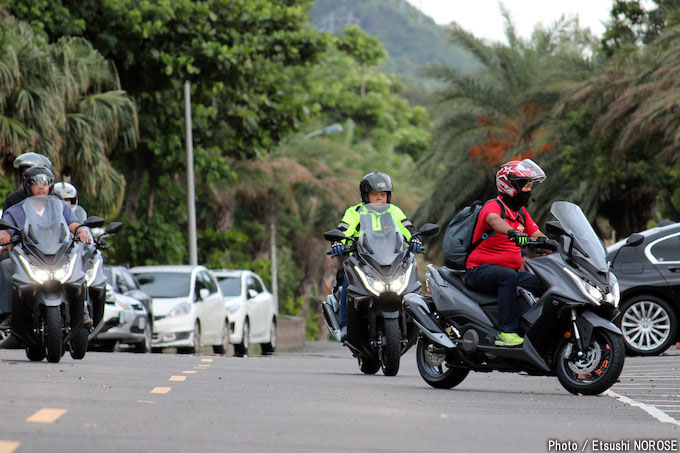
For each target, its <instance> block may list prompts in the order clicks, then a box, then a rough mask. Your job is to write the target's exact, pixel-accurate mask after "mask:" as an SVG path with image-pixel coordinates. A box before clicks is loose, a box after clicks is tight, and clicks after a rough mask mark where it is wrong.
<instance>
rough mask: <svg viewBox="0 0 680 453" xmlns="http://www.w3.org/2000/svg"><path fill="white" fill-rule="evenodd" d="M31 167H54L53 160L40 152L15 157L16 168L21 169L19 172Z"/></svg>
mask: <svg viewBox="0 0 680 453" xmlns="http://www.w3.org/2000/svg"><path fill="white" fill-rule="evenodd" d="M31 167H45V168H47V169H49V170H51V169H52V162H51V161H50V160H49V159H48V158H47V157H45V156H43V155H42V154H38V153H23V154H22V155H21V156H19V157H17V158H16V159H14V168H16V169H17V170H19V173H22V174H23V172H24V171H26V170H27V169H29V168H31Z"/></svg>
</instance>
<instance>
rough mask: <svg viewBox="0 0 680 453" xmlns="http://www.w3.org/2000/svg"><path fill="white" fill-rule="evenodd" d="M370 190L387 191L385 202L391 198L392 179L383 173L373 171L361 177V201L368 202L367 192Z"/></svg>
mask: <svg viewBox="0 0 680 453" xmlns="http://www.w3.org/2000/svg"><path fill="white" fill-rule="evenodd" d="M371 192H387V202H388V203H390V201H391V200H392V179H391V178H390V176H389V175H387V174H385V173H380V172H377V171H374V172H373V173H369V174H367V175H366V176H364V177H363V179H362V180H361V183H360V184H359V193H361V201H363V202H364V203H368V194H369V193H371Z"/></svg>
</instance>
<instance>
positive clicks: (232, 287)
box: [217, 276, 241, 297]
mask: <svg viewBox="0 0 680 453" xmlns="http://www.w3.org/2000/svg"><path fill="white" fill-rule="evenodd" d="M217 280H218V284H219V285H220V289H221V290H222V294H224V295H225V296H227V297H235V296H240V295H241V277H236V276H229V277H217Z"/></svg>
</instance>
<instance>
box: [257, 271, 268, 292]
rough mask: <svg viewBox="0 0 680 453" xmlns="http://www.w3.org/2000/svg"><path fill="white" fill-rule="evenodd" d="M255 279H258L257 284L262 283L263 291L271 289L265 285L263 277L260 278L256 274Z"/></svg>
mask: <svg viewBox="0 0 680 453" xmlns="http://www.w3.org/2000/svg"><path fill="white" fill-rule="evenodd" d="M255 279H256V280H257V284H258V285H260V289H261V291H269V290H268V289H267V287H266V286H264V283H263V282H262V279H261V278H260V276H259V275H256V276H255Z"/></svg>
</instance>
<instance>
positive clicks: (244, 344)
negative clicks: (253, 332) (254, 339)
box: [234, 318, 250, 357]
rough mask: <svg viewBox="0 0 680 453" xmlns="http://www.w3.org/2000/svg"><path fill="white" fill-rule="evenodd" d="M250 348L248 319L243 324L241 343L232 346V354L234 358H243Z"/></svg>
mask: <svg viewBox="0 0 680 453" xmlns="http://www.w3.org/2000/svg"><path fill="white" fill-rule="evenodd" d="M249 346H250V324H249V322H248V318H246V320H245V321H244V322H243V338H241V342H240V343H238V344H235V345H234V353H235V355H236V357H243V356H247V355H248V347H249Z"/></svg>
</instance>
